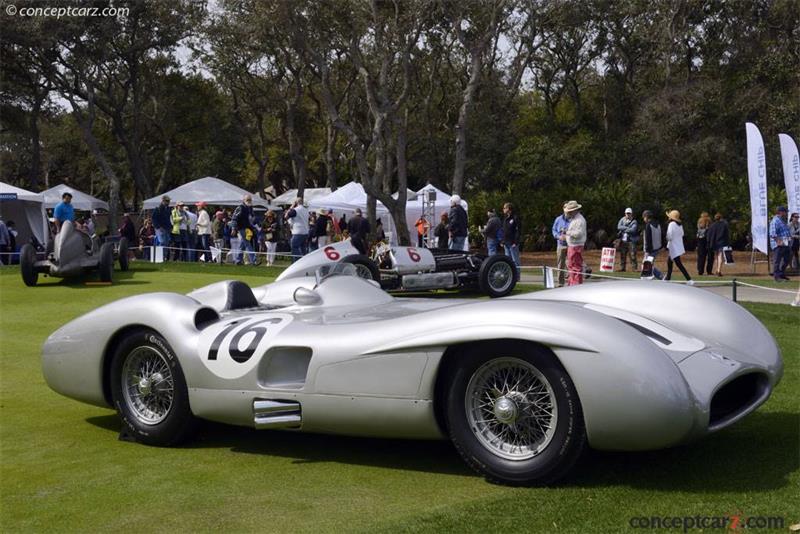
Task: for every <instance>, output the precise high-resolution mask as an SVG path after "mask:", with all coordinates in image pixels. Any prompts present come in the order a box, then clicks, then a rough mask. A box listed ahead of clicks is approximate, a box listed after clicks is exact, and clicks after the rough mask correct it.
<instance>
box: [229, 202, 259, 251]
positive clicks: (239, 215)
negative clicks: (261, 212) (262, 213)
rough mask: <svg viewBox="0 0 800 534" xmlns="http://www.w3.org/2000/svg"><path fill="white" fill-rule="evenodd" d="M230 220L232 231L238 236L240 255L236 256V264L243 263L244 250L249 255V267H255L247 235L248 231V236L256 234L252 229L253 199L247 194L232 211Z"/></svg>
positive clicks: (250, 243)
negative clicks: (231, 221)
mask: <svg viewBox="0 0 800 534" xmlns="http://www.w3.org/2000/svg"><path fill="white" fill-rule="evenodd" d="M232 220H233V230H235V231H236V233H237V234H238V236H239V252H241V255H237V263H238V264H239V265H242V264H243V263H244V251H245V250H246V251H247V252H249V254H250V265H257V264H256V255H255V251H254V250H253V243H252V242H251V241H250V240H249V239H248V237H249V236H248V235H247V233H248V232H247V231H248V230H250V234H252V235H255V234H256V229H255V228H254V227H253V197H252V196H251V195H249V194H247V195H245V196H244V198H242V203H241V204H239V206H237V208H236V209H235V210H234V211H233V217H232Z"/></svg>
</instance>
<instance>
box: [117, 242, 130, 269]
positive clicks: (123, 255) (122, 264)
mask: <svg viewBox="0 0 800 534" xmlns="http://www.w3.org/2000/svg"><path fill="white" fill-rule="evenodd" d="M118 255H119V270H120V271H127V270H128V260H129V258H128V238H127V237H123V238H121V239H120V240H119V252H118Z"/></svg>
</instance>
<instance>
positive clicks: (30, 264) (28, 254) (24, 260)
mask: <svg viewBox="0 0 800 534" xmlns="http://www.w3.org/2000/svg"><path fill="white" fill-rule="evenodd" d="M19 268H20V271H21V272H22V281H23V282H25V285H26V286H30V287H33V286H35V285H36V282H38V281H39V273H38V272H36V249H35V248H33V245H31V244H30V243H25V244H24V245H22V249H20V251H19Z"/></svg>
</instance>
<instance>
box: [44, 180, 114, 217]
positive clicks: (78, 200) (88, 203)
mask: <svg viewBox="0 0 800 534" xmlns="http://www.w3.org/2000/svg"><path fill="white" fill-rule="evenodd" d="M64 191H69V192H70V193H72V207H73V208H75V209H76V210H86V211H93V210H98V209H102V210H106V211H108V202H104V201H102V200H100V199H99V198H96V197H93V196H91V195H87V194H86V193H83V192H81V191H78V190H77V189H75V188H74V187H70V186H68V185H65V184H59V185H57V186H55V187H51V188H50V189H48V190H46V191H42V195H44V207H45V208H55V207H56V205H57V204H58V203H59V202H61V195H63V194H64Z"/></svg>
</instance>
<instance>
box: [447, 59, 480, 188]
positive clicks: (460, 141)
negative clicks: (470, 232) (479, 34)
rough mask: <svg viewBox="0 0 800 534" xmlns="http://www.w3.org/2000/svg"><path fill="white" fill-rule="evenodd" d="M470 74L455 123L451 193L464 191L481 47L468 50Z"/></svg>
mask: <svg viewBox="0 0 800 534" xmlns="http://www.w3.org/2000/svg"><path fill="white" fill-rule="evenodd" d="M470 56H471V58H470V74H469V81H468V82H467V86H466V87H465V88H464V91H463V93H462V101H461V108H460V109H459V110H458V123H457V124H456V157H455V164H454V165H453V194H454V195H461V194H462V193H463V192H464V169H465V168H466V165H467V119H468V118H469V111H470V108H471V107H472V103H473V101H474V100H475V93H476V92H477V90H478V84H479V82H480V77H481V69H482V67H483V48H481V49H480V50H473V51H471V52H470Z"/></svg>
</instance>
